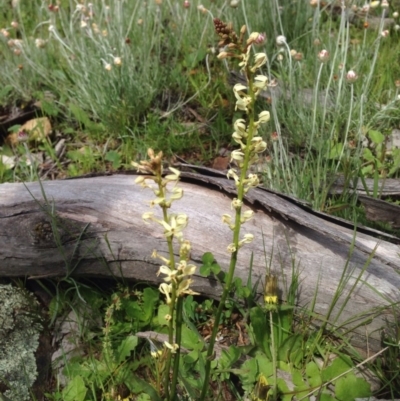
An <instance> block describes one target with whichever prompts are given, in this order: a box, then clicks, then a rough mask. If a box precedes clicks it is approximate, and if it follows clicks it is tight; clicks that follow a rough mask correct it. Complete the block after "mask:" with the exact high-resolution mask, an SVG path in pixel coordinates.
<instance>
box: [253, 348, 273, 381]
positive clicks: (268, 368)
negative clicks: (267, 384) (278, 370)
mask: <svg viewBox="0 0 400 401" xmlns="http://www.w3.org/2000/svg"><path fill="white" fill-rule="evenodd" d="M255 358H256V360H257V363H258V368H259V371H260V373H262V374H263V375H264V376H265V377H268V376H272V374H273V373H274V365H273V363H272V361H271V360H270V359H269V358H267V357H266V356H265V355H264V354H262V353H261V352H257V354H256V356H255Z"/></svg>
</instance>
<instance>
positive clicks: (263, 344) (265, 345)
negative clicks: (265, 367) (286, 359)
mask: <svg viewBox="0 0 400 401" xmlns="http://www.w3.org/2000/svg"><path fill="white" fill-rule="evenodd" d="M250 322H251V328H252V331H253V333H254V339H255V343H256V345H257V346H258V347H259V348H260V349H261V350H262V351H264V353H265V354H266V355H267V356H268V357H269V358H271V350H270V347H269V327H268V325H267V319H266V314H265V312H264V311H263V310H262V309H261V307H260V306H255V307H254V308H251V309H250Z"/></svg>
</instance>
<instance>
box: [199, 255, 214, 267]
mask: <svg viewBox="0 0 400 401" xmlns="http://www.w3.org/2000/svg"><path fill="white" fill-rule="evenodd" d="M201 261H202V262H203V264H205V265H211V264H212V263H213V262H214V255H213V254H212V253H211V252H206V253H205V254H204V255H203V256H202V257H201Z"/></svg>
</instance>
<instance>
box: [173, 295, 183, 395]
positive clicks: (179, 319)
mask: <svg viewBox="0 0 400 401" xmlns="http://www.w3.org/2000/svg"><path fill="white" fill-rule="evenodd" d="M182 323H183V297H178V301H177V303H176V321H175V344H178V345H179V348H178V349H177V350H176V354H175V358H174V370H173V373H172V384H171V395H170V400H171V401H174V400H175V399H176V398H175V393H176V384H177V382H178V376H179V360H180V356H181V342H182Z"/></svg>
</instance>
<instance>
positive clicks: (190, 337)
mask: <svg viewBox="0 0 400 401" xmlns="http://www.w3.org/2000/svg"><path fill="white" fill-rule="evenodd" d="M182 346H183V347H184V348H188V349H190V350H192V349H197V350H201V349H203V347H204V342H203V339H202V338H201V337H199V335H198V333H197V332H194V331H193V330H190V329H189V328H188V327H187V326H186V325H185V326H183V327H182Z"/></svg>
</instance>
